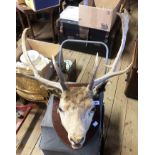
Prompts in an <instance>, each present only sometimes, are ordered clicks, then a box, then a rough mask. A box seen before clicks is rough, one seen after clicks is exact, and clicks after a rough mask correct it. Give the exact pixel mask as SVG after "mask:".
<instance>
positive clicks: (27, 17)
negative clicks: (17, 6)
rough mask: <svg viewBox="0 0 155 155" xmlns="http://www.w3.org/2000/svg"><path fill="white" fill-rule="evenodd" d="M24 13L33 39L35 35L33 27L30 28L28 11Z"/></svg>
mask: <svg viewBox="0 0 155 155" xmlns="http://www.w3.org/2000/svg"><path fill="white" fill-rule="evenodd" d="M25 15H26V19H27V23H28V26H29V27H30V31H31V34H32V37H33V39H34V38H35V36H34V32H33V28H32V25H31V21H30V18H29V14H28V13H25Z"/></svg>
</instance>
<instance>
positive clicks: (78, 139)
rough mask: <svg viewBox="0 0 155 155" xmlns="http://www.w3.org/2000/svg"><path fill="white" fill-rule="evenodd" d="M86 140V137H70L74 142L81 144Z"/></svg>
mask: <svg viewBox="0 0 155 155" xmlns="http://www.w3.org/2000/svg"><path fill="white" fill-rule="evenodd" d="M83 140H84V137H80V138H74V139H73V138H70V141H72V142H73V143H74V144H80V143H81V142H82V141H83Z"/></svg>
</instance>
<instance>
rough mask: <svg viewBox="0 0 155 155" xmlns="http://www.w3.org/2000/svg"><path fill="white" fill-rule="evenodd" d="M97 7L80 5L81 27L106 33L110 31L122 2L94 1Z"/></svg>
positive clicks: (119, 0)
mask: <svg viewBox="0 0 155 155" xmlns="http://www.w3.org/2000/svg"><path fill="white" fill-rule="evenodd" d="M94 3H95V6H96V7H93V6H86V5H83V4H79V25H80V26H84V27H89V28H94V29H99V30H104V31H108V32H109V31H110V30H111V28H112V26H113V24H114V22H115V19H116V12H117V11H118V10H119V8H120V4H121V0H94Z"/></svg>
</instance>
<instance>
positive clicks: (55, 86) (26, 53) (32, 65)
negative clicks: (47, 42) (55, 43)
mask: <svg viewBox="0 0 155 155" xmlns="http://www.w3.org/2000/svg"><path fill="white" fill-rule="evenodd" d="M28 30H29V28H26V29H24V31H23V33H22V51H23V53H24V56H25V58H26V59H27V61H28V63H29V64H30V66H31V68H32V71H33V74H34V77H33V79H36V80H38V81H39V82H41V83H43V84H45V85H47V86H51V87H54V88H57V89H59V90H61V91H63V88H62V86H61V85H60V83H58V82H54V81H49V80H47V79H45V78H43V77H41V76H40V75H39V73H38V71H37V69H36V68H35V66H34V64H33V63H32V61H31V59H30V58H29V56H28V52H27V49H26V34H27V31H28Z"/></svg>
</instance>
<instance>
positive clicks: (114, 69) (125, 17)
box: [93, 10, 133, 88]
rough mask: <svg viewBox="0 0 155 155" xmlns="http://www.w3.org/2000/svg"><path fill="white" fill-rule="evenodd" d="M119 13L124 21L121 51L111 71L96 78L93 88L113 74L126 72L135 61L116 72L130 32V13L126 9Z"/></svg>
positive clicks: (122, 21)
mask: <svg viewBox="0 0 155 155" xmlns="http://www.w3.org/2000/svg"><path fill="white" fill-rule="evenodd" d="M117 15H118V16H119V17H120V18H121V23H122V40H121V45H120V48H119V51H118V53H117V56H116V58H115V60H114V63H113V64H112V67H111V69H110V71H109V72H108V73H107V74H105V75H104V76H102V77H100V78H98V79H96V80H94V85H93V88H95V87H96V86H98V85H100V84H101V83H105V82H106V81H107V80H108V79H109V78H111V77H113V76H117V75H120V74H123V73H125V72H126V71H127V70H128V69H129V68H130V67H131V66H132V64H133V62H132V63H131V64H130V65H129V66H128V67H127V68H126V69H124V70H123V71H118V72H116V69H117V66H118V63H119V61H120V58H121V56H122V53H123V51H124V47H125V42H126V36H127V32H128V24H129V14H128V12H127V11H126V10H124V13H117Z"/></svg>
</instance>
